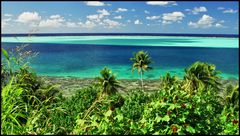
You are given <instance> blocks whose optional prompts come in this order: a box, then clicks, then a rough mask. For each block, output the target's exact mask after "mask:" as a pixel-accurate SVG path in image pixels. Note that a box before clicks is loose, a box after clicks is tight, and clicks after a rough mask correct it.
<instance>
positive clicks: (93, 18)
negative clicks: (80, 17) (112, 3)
mask: <svg viewBox="0 0 240 136" xmlns="http://www.w3.org/2000/svg"><path fill="white" fill-rule="evenodd" d="M102 17H103V16H99V15H98V14H94V15H88V16H87V19H89V20H98V19H100V18H102Z"/></svg>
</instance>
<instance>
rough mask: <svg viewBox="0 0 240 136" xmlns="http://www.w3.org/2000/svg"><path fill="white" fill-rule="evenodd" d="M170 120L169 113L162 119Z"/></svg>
mask: <svg viewBox="0 0 240 136" xmlns="http://www.w3.org/2000/svg"><path fill="white" fill-rule="evenodd" d="M169 120H170V118H169V116H168V115H165V116H164V117H163V118H162V121H167V122H168V121H169Z"/></svg>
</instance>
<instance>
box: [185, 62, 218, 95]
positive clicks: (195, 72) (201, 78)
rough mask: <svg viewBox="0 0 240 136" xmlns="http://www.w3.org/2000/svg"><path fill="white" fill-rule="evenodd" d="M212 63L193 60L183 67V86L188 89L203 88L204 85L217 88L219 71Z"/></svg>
mask: <svg viewBox="0 0 240 136" xmlns="http://www.w3.org/2000/svg"><path fill="white" fill-rule="evenodd" d="M215 69H216V67H215V65H213V64H208V63H204V62H199V61H197V62H195V63H194V64H192V65H191V66H190V67H189V68H187V69H185V73H186V74H185V76H184V81H183V88H184V89H185V90H188V91H195V90H203V89H204V88H205V87H213V88H214V89H219V85H220V83H219V79H220V77H219V76H218V75H217V74H218V73H219V72H218V71H216V70H215Z"/></svg>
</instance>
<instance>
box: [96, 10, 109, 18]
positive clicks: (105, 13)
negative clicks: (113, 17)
mask: <svg viewBox="0 0 240 136" xmlns="http://www.w3.org/2000/svg"><path fill="white" fill-rule="evenodd" d="M97 12H98V13H100V14H101V15H103V16H108V15H110V13H109V12H108V11H107V10H106V9H102V10H98V11H97Z"/></svg>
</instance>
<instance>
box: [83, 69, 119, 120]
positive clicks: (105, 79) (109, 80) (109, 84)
mask: <svg viewBox="0 0 240 136" xmlns="http://www.w3.org/2000/svg"><path fill="white" fill-rule="evenodd" d="M100 74H101V77H97V78H96V79H97V81H98V84H99V85H100V87H101V88H102V90H101V91H100V93H99V95H98V98H97V99H96V100H95V101H94V102H93V104H92V105H91V107H90V108H89V109H88V110H87V111H86V113H85V116H84V118H86V117H87V115H89V114H90V112H91V111H92V110H93V108H94V106H95V105H96V104H97V103H98V102H101V101H102V98H103V97H104V96H105V95H112V94H115V93H116V92H117V91H118V88H120V87H121V86H120V82H119V81H118V80H117V79H116V77H115V76H114V75H113V74H112V72H111V70H109V69H108V68H107V67H104V69H103V70H101V72H100Z"/></svg>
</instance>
